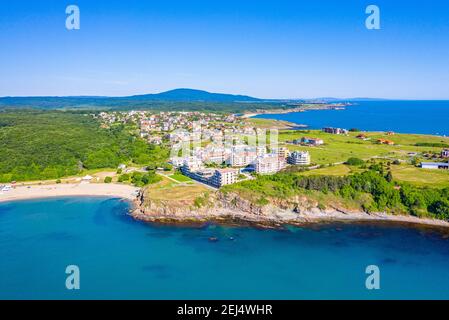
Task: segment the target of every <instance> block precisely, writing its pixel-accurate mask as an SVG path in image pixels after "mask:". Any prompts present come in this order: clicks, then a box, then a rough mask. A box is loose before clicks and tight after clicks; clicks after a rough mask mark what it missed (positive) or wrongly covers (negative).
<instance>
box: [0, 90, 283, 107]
mask: <svg viewBox="0 0 449 320" xmlns="http://www.w3.org/2000/svg"><path fill="white" fill-rule="evenodd" d="M8 108H9V109H15V110H17V109H23V108H30V109H45V110H52V109H71V110H83V109H84V110H86V109H89V110H92V109H97V110H98V109H100V110H112V109H113V110H131V109H139V110H155V111H210V112H234V113H238V112H242V111H246V110H256V109H273V108H287V105H285V102H284V101H280V100H271V101H264V100H261V99H257V98H253V97H249V96H243V95H232V94H222V93H211V92H207V91H203V90H195V89H186V88H183V89H175V90H170V91H166V92H161V93H157V94H144V95H137V96H128V97H3V98H0V109H8Z"/></svg>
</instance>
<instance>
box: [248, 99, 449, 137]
mask: <svg viewBox="0 0 449 320" xmlns="http://www.w3.org/2000/svg"><path fill="white" fill-rule="evenodd" d="M256 118H266V119H278V120H287V121H290V122H294V123H298V124H305V125H308V126H309V127H310V128H311V129H321V128H323V127H327V126H333V127H340V128H346V129H350V128H358V129H360V130H363V131H376V130H379V131H389V130H392V131H396V132H401V133H423V134H435V135H449V101H359V102H356V105H354V106H349V107H346V110H312V111H306V112H295V113H287V114H266V115H258V116H256Z"/></svg>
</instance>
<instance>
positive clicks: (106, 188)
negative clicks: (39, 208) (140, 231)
mask: <svg viewBox="0 0 449 320" xmlns="http://www.w3.org/2000/svg"><path fill="white" fill-rule="evenodd" d="M138 190H139V188H136V187H133V186H129V185H124V184H114V183H77V184H54V185H31V186H20V187H16V188H14V189H12V190H10V191H5V192H1V191H0V202H6V201H15V200H26V199H39V198H52V197H64V196H94V197H96V196H108V197H115V198H123V199H128V200H134V199H135V197H136V194H137V192H138Z"/></svg>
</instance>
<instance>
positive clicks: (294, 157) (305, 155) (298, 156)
mask: <svg viewBox="0 0 449 320" xmlns="http://www.w3.org/2000/svg"><path fill="white" fill-rule="evenodd" d="M287 163H289V164H292V165H301V166H306V165H309V164H310V154H309V152H308V151H294V152H292V153H291V154H290V155H289V156H288V158H287Z"/></svg>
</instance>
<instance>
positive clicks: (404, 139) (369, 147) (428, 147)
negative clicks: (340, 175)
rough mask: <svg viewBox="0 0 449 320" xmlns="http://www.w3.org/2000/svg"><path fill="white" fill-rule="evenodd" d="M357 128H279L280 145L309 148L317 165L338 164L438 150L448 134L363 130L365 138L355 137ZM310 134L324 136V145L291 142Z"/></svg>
mask: <svg viewBox="0 0 449 320" xmlns="http://www.w3.org/2000/svg"><path fill="white" fill-rule="evenodd" d="M359 134H360V132H349V134H348V135H336V134H329V133H324V132H322V131H321V130H282V131H280V132H279V141H280V144H281V146H286V147H288V148H289V150H291V151H294V150H306V151H309V153H310V155H311V158H312V161H313V162H314V163H316V164H318V165H329V164H340V163H344V162H346V161H347V160H348V159H349V158H352V157H356V158H360V159H363V160H367V159H370V158H372V157H384V158H391V159H401V160H407V161H408V160H409V158H410V156H409V153H417V154H426V153H440V152H441V148H442V147H441V145H446V144H449V138H448V137H440V136H432V135H422V134H398V133H396V134H394V135H392V136H390V135H388V134H386V133H384V132H364V135H365V136H366V139H367V140H361V139H357V138H356V137H357V136H358V135H359ZM304 136H306V137H313V138H320V139H323V140H324V145H320V146H315V147H307V146H301V145H294V144H292V143H290V142H291V141H293V140H295V139H300V138H301V137H304ZM378 139H388V140H391V141H393V142H394V145H385V144H378V143H377V140H378Z"/></svg>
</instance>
